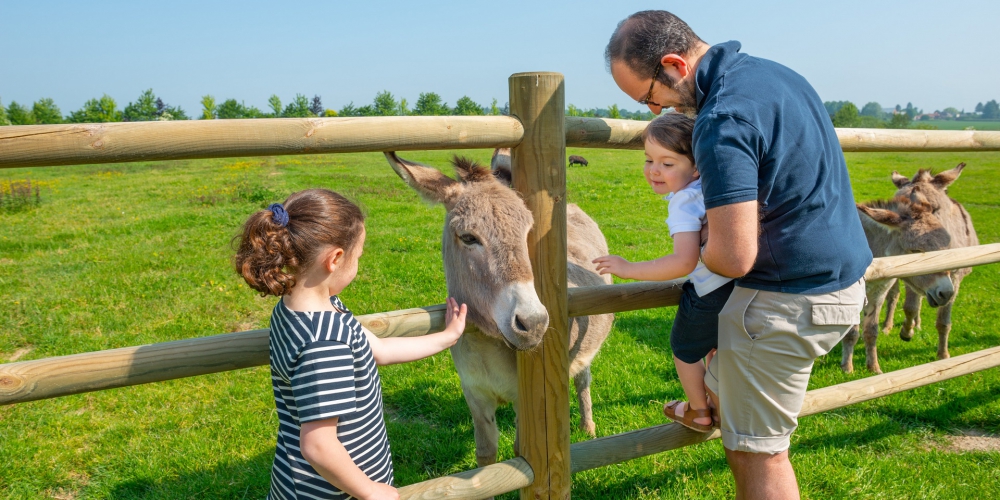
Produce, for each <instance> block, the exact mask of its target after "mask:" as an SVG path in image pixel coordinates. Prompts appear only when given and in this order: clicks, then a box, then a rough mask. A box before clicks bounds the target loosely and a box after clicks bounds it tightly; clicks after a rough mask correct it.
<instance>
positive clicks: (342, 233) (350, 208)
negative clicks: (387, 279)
mask: <svg viewBox="0 0 1000 500" xmlns="http://www.w3.org/2000/svg"><path fill="white" fill-rule="evenodd" d="M364 222H365V218H364V214H362V213H361V209H360V208H358V206H357V205H355V204H354V203H351V202H350V201H349V200H348V199H347V198H344V197H343V196H341V195H339V194H337V193H335V192H333V191H330V190H328V189H307V190H305V191H299V192H297V193H294V194H292V195H291V196H289V197H288V199H287V200H285V203H284V204H279V203H274V204H272V205H271V206H270V207H268V209H267V210H260V211H258V212H257V213H255V214H253V215H251V216H250V218H249V219H248V220H247V221H246V223H245V224H244V225H243V232H242V233H241V234H240V235H239V236H237V237H236V238H234V243H235V242H236V240H238V241H239V244H238V246H237V249H236V255H235V257H234V258H233V265H234V267H235V268H236V273H237V274H239V275H240V276H243V279H244V280H245V281H246V282H247V284H248V285H250V288H253V289H254V290H257V291H258V292H260V294H261V296H266V295H276V296H279V297H280V296H282V295H284V294H286V293H288V291H289V290H291V288H292V287H293V286H295V273H297V272H298V271H299V270H300V268H301V266H308V265H309V264H311V263H312V261H313V260H314V259H315V258H316V256H317V254H319V252H320V251H321V250H322V249H323V248H325V247H340V248H343V249H344V250H345V251H348V250H351V249H353V248H354V245H355V244H356V243H357V241H358V238H359V237H360V236H361V232H362V230H363V229H364Z"/></svg>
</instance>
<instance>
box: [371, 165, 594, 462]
mask: <svg viewBox="0 0 1000 500" xmlns="http://www.w3.org/2000/svg"><path fill="white" fill-rule="evenodd" d="M385 156H386V158H387V159H388V160H389V164H390V165H391V166H392V168H393V170H395V171H396V173H397V174H398V175H399V176H400V177H401V178H402V179H403V180H404V181H406V183H407V184H408V185H409V186H410V187H411V188H413V189H414V190H416V191H417V192H418V193H420V194H421V195H422V196H423V198H424V199H426V200H429V201H432V202H437V203H441V204H443V205H444V207H445V210H446V212H447V213H446V215H445V220H444V233H443V235H442V238H441V252H442V254H443V257H444V271H445V279H446V281H447V284H448V295H449V296H451V297H455V299H456V300H458V301H459V302H460V303H461V302H464V303H466V304H468V305H469V316H468V317H469V321H470V322H472V323H473V324H474V325H476V327H477V329H478V331H470V332H468V333H466V334H465V335H463V336H462V338H460V339H459V341H458V343H456V344H455V345H454V346H453V347H452V348H451V355H452V358H453V359H454V361H455V368H456V370H457V371H458V376H459V378H460V379H461V382H462V392H463V393H464V395H465V401H466V403H468V405H469V410H470V411H471V412H472V421H473V425H474V430H475V436H476V461H477V462H478V463H479V465H480V466H484V465H488V464H491V463H494V462H496V459H497V441H498V438H499V435H500V434H499V431H498V430H497V424H496V420H495V414H496V409H497V407H498V406H500V405H502V404H506V403H508V402H511V401H514V400H515V399H516V398H517V356H516V351H523V350H532V349H535V348H537V347H538V346H539V345H540V343H541V341H542V337H543V336H544V334H545V331H546V329H547V328H548V324H549V316H548V311H546V309H545V307H544V306H542V303H541V301H540V300H539V298H538V295H537V294H536V293H535V287H534V277H533V275H532V269H531V261H530V260H529V259H528V231H529V230H530V229H531V227H532V224H533V218H532V215H531V212H530V211H528V208H527V206H525V204H524V201H523V200H522V199H521V198H520V197H519V196H518V194H517V193H516V192H515V191H514V190H512V189H510V179H511V171H510V165H511V163H510V151H509V150H497V151H496V152H495V153H494V155H493V160H492V164H493V169H492V171H491V170H490V169H487V168H485V167H482V166H479V165H478V164H476V163H475V162H472V161H471V160H467V159H464V158H458V157H456V158H455V160H454V161H453V164H454V167H455V171H456V172H457V173H458V176H459V180H454V179H452V178H450V177H448V176H446V175H444V174H442V173H441V172H439V171H438V170H437V169H434V168H432V167H428V166H424V165H420V164H417V163H413V162H410V161H406V160H403V159H401V158H399V157H398V156H396V154H395V153H393V152H387V153H385ZM566 226H567V227H566V230H567V250H568V256H567V257H568V259H567V260H568V262H567V264H568V269H567V279H568V281H569V286H594V285H608V284H611V275H607V276H603V277H602V276H600V275H598V274H597V273H596V272H594V271H593V269H592V268H593V266H592V265H591V264H590V262H591V261H592V260H593V259H595V258H597V257H600V256H602V255H607V253H608V245H607V242H606V241H605V239H604V235H603V234H602V233H601V230H600V228H598V227H597V224H596V223H595V222H594V221H593V220H592V219H591V218H590V217H589V216H587V214H585V213H584V212H583V211H582V210H580V208H579V207H577V206H576V205H573V204H567V206H566ZM570 320H571V321H570V325H569V326H570V332H569V361H570V367H569V376H571V377H573V382H574V385H575V386H576V394H577V398H578V400H579V403H580V427H581V430H583V431H584V432H587V433H588V434H590V435H591V436H593V435H594V420H593V417H592V409H591V399H590V363H591V361H593V359H594V356H596V355H597V351H598V350H599V349H600V348H601V344H602V343H603V342H604V339H605V338H607V336H608V333H609V332H610V331H611V324H612V322H613V321H614V315H612V314H601V315H595V316H585V317H578V318H570ZM538 383H542V381H538ZM515 445H516V441H515Z"/></svg>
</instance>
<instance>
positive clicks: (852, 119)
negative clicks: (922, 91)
mask: <svg viewBox="0 0 1000 500" xmlns="http://www.w3.org/2000/svg"><path fill="white" fill-rule="evenodd" d="M823 105H824V106H825V107H826V111H827V113H829V114H830V119H831V120H833V125H834V126H835V127H859V128H910V127H913V126H916V127H917V128H937V127H934V126H932V125H931V124H929V123H920V122H927V121H930V120H996V119H1000V104H997V101H996V100H995V99H994V100H992V101H989V102H987V103H985V104H983V103H979V104H977V105H976V109H975V111H972V112H966V111H965V110H958V109H956V108H952V107H949V108H945V109H943V110H935V111H934V112H932V113H925V112H924V110H922V109H920V108H917V107H915V106H913V103H909V102H908V103H906V107H903V106H900V105H899V104H897V105H896V107H895V108H883V107H882V105H881V104H879V103H877V102H869V103H868V104H865V105H864V107H862V108H861V109H860V110H859V109H858V107H857V106H856V105H855V104H854V103H852V102H851V101H826V102H824V103H823ZM914 122H917V123H914Z"/></svg>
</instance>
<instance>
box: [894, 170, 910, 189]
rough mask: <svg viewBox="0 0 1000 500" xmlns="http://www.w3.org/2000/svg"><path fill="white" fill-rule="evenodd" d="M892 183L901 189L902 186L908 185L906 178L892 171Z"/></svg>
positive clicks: (908, 181) (908, 180)
mask: <svg viewBox="0 0 1000 500" xmlns="http://www.w3.org/2000/svg"><path fill="white" fill-rule="evenodd" d="M892 183H893V184H895V185H896V187H897V188H900V189H902V188H903V186H905V185H907V184H909V183H910V179H907V178H906V176H904V175H901V174H900V173H899V172H897V171H895V170H893V171H892Z"/></svg>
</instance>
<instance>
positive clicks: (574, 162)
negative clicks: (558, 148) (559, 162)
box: [569, 155, 589, 167]
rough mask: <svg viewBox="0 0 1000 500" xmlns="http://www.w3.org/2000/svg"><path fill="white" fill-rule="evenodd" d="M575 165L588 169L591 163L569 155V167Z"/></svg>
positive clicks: (582, 158) (580, 157)
mask: <svg viewBox="0 0 1000 500" xmlns="http://www.w3.org/2000/svg"><path fill="white" fill-rule="evenodd" d="M573 165H583V166H585V167H586V166H587V165H589V163H587V159H586V158H584V157H582V156H579V155H569V166H571V167H572V166H573Z"/></svg>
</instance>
